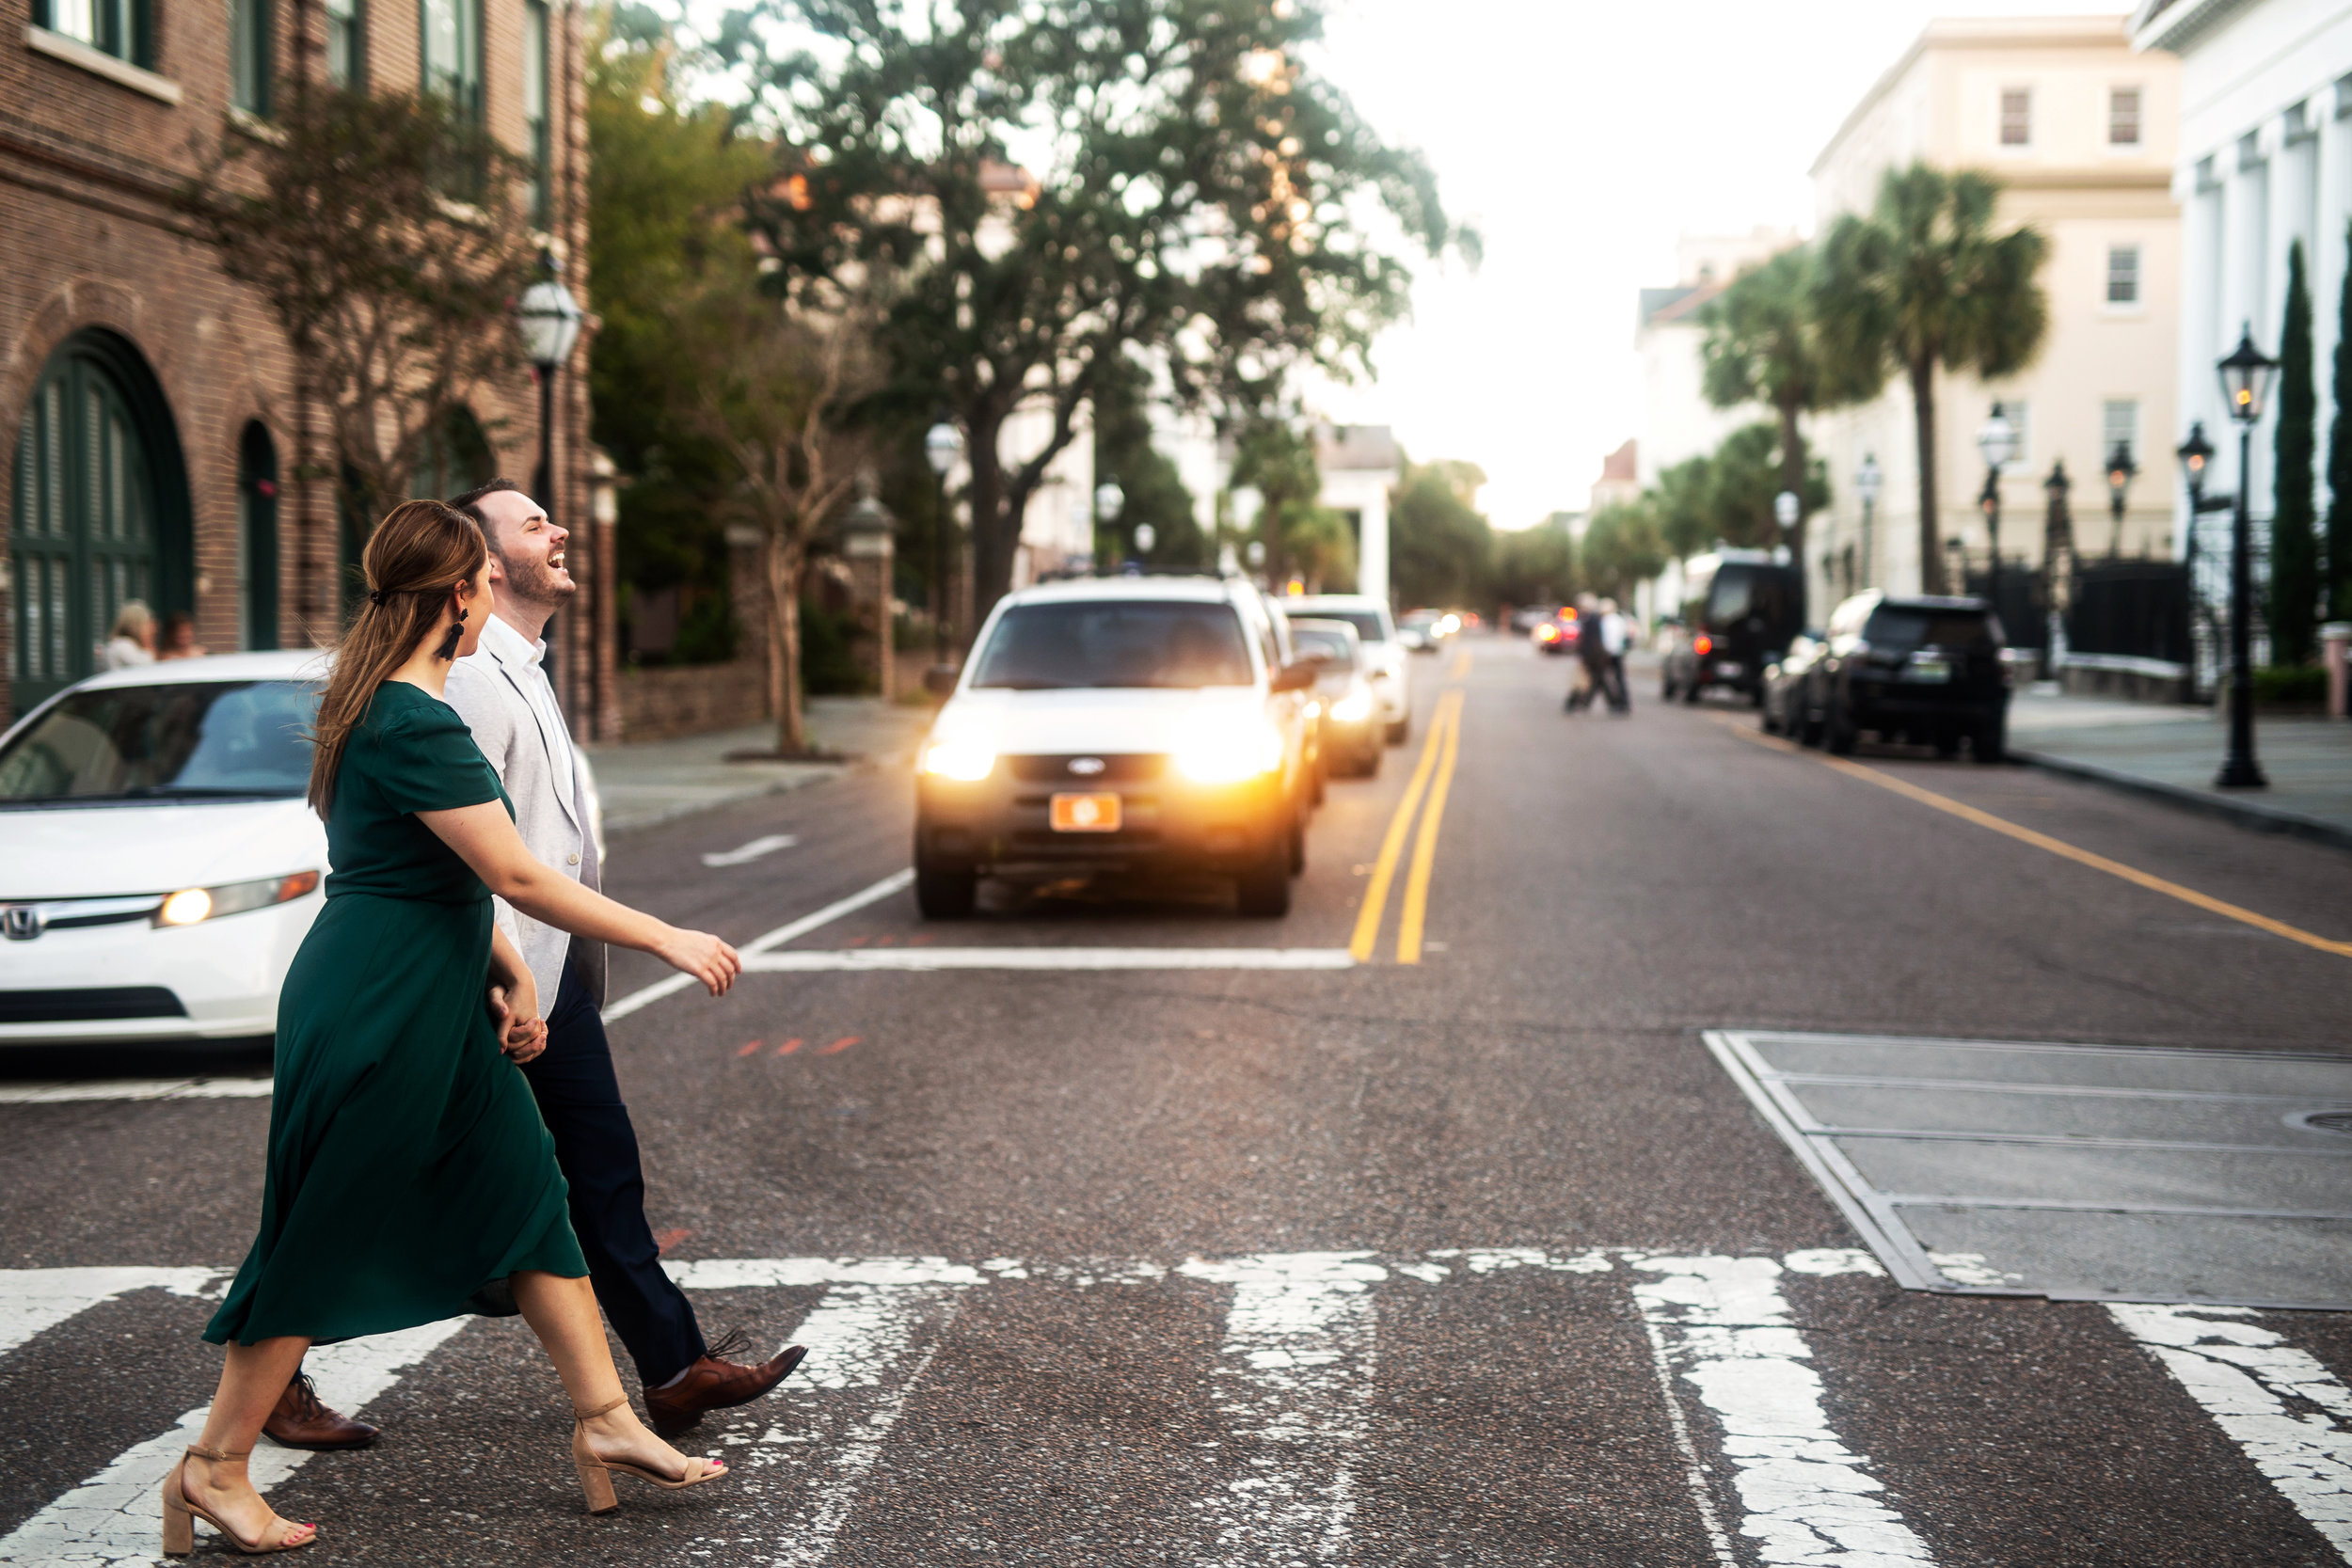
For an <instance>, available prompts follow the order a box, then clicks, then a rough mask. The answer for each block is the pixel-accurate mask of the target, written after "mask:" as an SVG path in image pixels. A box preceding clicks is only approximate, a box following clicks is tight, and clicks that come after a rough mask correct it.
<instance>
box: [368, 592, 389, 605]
mask: <svg viewBox="0 0 2352 1568" xmlns="http://www.w3.org/2000/svg"><path fill="white" fill-rule="evenodd" d="M391 596H392V595H391V591H390V590H389V589H385V588H371V589H369V590H368V603H370V604H372V605H373V606H375V607H376V608H377V609H378V610H381V609H383V608H384V601H385V600H386V599H389V598H390V597H391Z"/></svg>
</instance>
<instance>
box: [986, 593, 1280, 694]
mask: <svg viewBox="0 0 2352 1568" xmlns="http://www.w3.org/2000/svg"><path fill="white" fill-rule="evenodd" d="M1250 679H1251V676H1250V670H1249V645H1248V643H1247V642H1246V641H1243V638H1242V629H1241V620H1240V618H1239V617H1238V616H1236V615H1235V614H1234V613H1233V610H1232V606H1230V605H1222V604H1187V603H1184V602H1183V601H1181V600H1167V599H1098V600H1094V601H1092V602H1088V603H1077V604H1032V605H1022V606H1019V607H1017V608H1015V609H1012V610H1007V611H1005V614H1004V617H1003V619H1001V620H999V621H998V622H997V623H996V629H995V631H993V633H991V634H990V636H989V640H988V646H987V648H986V649H985V650H984V651H983V652H982V653H981V655H980V663H979V668H978V670H977V671H976V672H975V673H974V674H973V677H972V684H973V685H974V686H975V687H983V688H995V689H1009V690H1014V691H1052V690H1057V689H1067V688H1076V687H1135V686H1153V687H1173V688H1179V689H1193V688H1197V687H1203V686H1248V684H1249V683H1250Z"/></svg>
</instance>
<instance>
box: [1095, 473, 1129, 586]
mask: <svg viewBox="0 0 2352 1568" xmlns="http://www.w3.org/2000/svg"><path fill="white" fill-rule="evenodd" d="M1126 504H1127V492H1126V491H1124V490H1122V489H1120V487H1119V482H1118V481H1117V480H1112V479H1106V480H1104V482H1103V483H1100V484H1098V485H1096V486H1095V487H1094V524H1095V527H1097V528H1103V529H1107V528H1109V527H1110V526H1111V525H1112V524H1114V523H1116V522H1118V521H1119V514H1120V511H1121V510H1122V509H1123V508H1124V507H1125V506H1126ZM1120 564H1121V565H1125V564H1127V562H1120Z"/></svg>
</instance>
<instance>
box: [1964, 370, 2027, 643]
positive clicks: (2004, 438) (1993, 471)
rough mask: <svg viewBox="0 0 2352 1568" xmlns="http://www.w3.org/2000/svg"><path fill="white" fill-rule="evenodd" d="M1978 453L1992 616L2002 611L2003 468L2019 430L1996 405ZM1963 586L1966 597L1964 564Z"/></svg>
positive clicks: (1979, 438)
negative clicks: (1989, 550) (1990, 555)
mask: <svg viewBox="0 0 2352 1568" xmlns="http://www.w3.org/2000/svg"><path fill="white" fill-rule="evenodd" d="M1977 451H1978V452H1979V453H1980V454H1981V455H1982V456H1983V458H1984V494H1983V495H1981V496H1979V498H1978V500H1979V503H1980V504H1982V506H1983V507H1984V532H1985V539H1986V542H1987V543H1988V544H1990V545H1991V546H1992V550H1993V562H1992V564H1991V565H1990V566H1988V567H1987V568H1986V572H1985V596H1986V597H1987V598H1989V599H1991V600H1992V601H1993V612H1994V614H1996V615H1997V614H1999V613H2000V610H2001V466H2002V465H2003V464H2005V463H2007V462H2008V461H2009V460H2010V458H2012V457H2015V456H2016V455H2017V427H2016V426H2015V425H2013V424H2011V423H2010V422H2009V418H2008V416H2007V415H2005V414H2003V413H2002V412H2001V405H2000V404H1997V403H1996V404H1994V405H1993V412H1992V413H1990V414H1988V415H1986V416H1985V420H1984V423H1982V424H1981V425H1979V426H1978V427H1977ZM1964 574H1965V563H1964V562H1963V580H1962V582H1961V584H1960V587H1961V590H1962V592H1963V593H1965V592H1966V591H1967V588H1968V584H1967V582H1966V580H1965V576H1964Z"/></svg>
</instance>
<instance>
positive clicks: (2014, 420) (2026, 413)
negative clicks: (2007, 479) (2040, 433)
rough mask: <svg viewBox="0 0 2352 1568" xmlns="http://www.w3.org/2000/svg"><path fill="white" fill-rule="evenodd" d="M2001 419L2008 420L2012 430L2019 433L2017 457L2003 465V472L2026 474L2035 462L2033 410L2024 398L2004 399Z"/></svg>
mask: <svg viewBox="0 0 2352 1568" xmlns="http://www.w3.org/2000/svg"><path fill="white" fill-rule="evenodd" d="M2001 418H2003V419H2005V420H2008V421H2009V425H2010V429H2011V430H2014V431H2015V432H2017V455H2016V456H2014V457H2012V458H2010V460H2009V461H2008V462H2007V463H2005V464H2003V465H2002V467H2001V471H2002V472H2004V473H2012V474H2019V473H2024V472H2025V471H2026V466H2027V465H2029V464H2030V463H2032V462H2033V410H2032V409H2031V408H2030V407H2028V406H2027V405H2026V400H2025V399H2024V398H2003V399H2002V400H2001Z"/></svg>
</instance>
